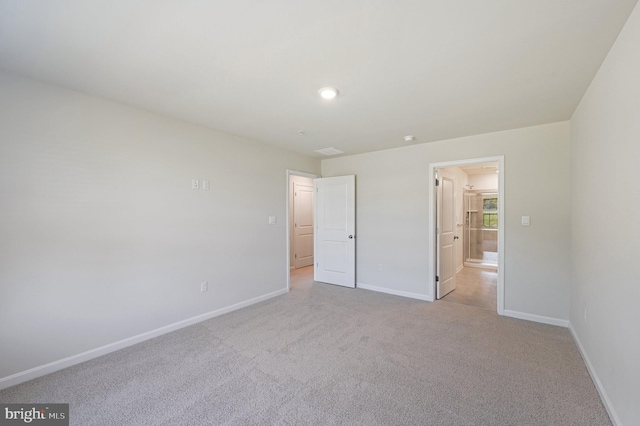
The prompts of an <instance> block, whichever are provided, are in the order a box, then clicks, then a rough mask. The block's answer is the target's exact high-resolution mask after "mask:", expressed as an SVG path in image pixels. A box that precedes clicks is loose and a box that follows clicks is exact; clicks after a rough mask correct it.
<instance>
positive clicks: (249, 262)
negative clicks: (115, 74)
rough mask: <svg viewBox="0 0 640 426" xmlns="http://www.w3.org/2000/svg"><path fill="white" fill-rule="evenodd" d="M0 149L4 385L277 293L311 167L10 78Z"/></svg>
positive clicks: (0, 115) (2, 104)
mask: <svg viewBox="0 0 640 426" xmlns="http://www.w3.org/2000/svg"><path fill="white" fill-rule="evenodd" d="M0 141H1V143H0V185H1V186H0V205H1V206H2V211H1V213H0V235H1V238H0V262H1V265H0V327H1V328H0V342H2V344H0V377H3V376H8V375H12V374H14V373H18V372H21V371H24V370H26V369H30V368H32V367H36V366H39V365H42V364H45V363H48V362H52V361H56V360H59V359H61V358H64V357H68V356H72V355H75V354H78V353H80V352H83V351H87V350H90V349H94V348H97V347H99V346H101V345H106V344H110V343H113V342H117V341H120V340H122V339H125V338H128V337H131V336H134V335H137V334H139V333H143V332H147V331H149V330H153V329H156V328H158V327H162V326H165V325H168V324H172V323H175V322H177V321H181V320H184V319H187V318H191V317H193V316H196V315H199V314H203V313H207V312H210V311H214V310H217V309H220V308H223V307H228V306H231V305H234V304H236V303H239V302H243V301H247V300H249V299H252V298H256V297H259V296H263V295H267V294H271V293H274V292H278V291H280V290H285V289H286V257H285V256H286V220H285V213H286V193H287V186H286V185H287V183H286V181H287V179H286V169H295V170H301V171H306V172H310V173H319V171H320V170H319V169H320V164H319V160H316V159H312V158H308V157H304V156H301V155H298V154H294V153H290V152H287V151H283V150H280V149H276V148H273V147H269V146H267V145H264V144H259V143H254V142H250V141H247V140H244V139H241V138H238V137H234V136H231V135H228V134H223V133H219V132H216V131H213V130H209V129H206V128H203V127H199V126H195V125H191V124H188V123H185V122H181V121H178V120H174V119H171V118H167V117H163V116H159V115H155V114H151V113H148V112H144V111H141V110H137V109H134V108H129V107H127V106H124V105H121V104H116V103H112V102H108V101H105V100H101V99H98V98H94V97H90V96H86V95H83V94H80V93H77V92H71V91H68V90H64V89H61V88H56V87H54V86H50V85H46V84H42V83H37V82H34V81H30V80H25V79H20V78H16V77H13V76H10V75H7V74H0ZM195 178H198V179H209V180H210V181H211V190H209V191H203V190H197V191H196V190H192V189H191V188H190V187H191V179H195ZM270 215H274V216H277V219H278V223H277V224H276V225H268V216H270ZM205 280H207V281H209V291H208V292H206V293H201V292H200V282H201V281H205Z"/></svg>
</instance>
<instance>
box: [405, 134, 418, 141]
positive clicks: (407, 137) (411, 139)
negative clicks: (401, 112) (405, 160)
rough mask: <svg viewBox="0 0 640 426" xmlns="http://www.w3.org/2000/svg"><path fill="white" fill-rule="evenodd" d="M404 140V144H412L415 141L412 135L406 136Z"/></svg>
mask: <svg viewBox="0 0 640 426" xmlns="http://www.w3.org/2000/svg"><path fill="white" fill-rule="evenodd" d="M404 140H405V141H406V142H413V141H414V140H416V137H415V136H413V135H407V136H405V137H404Z"/></svg>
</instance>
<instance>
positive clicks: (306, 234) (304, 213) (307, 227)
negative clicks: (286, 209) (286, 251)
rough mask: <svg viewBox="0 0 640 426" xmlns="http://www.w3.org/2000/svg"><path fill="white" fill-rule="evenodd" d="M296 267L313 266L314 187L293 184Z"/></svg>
mask: <svg viewBox="0 0 640 426" xmlns="http://www.w3.org/2000/svg"><path fill="white" fill-rule="evenodd" d="M293 251H294V267H295V268H302V267H305V266H309V265H313V186H309V185H302V184H299V183H297V182H294V183H293Z"/></svg>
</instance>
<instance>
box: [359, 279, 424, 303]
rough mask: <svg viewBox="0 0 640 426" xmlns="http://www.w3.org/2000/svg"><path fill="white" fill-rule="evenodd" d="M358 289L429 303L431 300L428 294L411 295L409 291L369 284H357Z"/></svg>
mask: <svg viewBox="0 0 640 426" xmlns="http://www.w3.org/2000/svg"><path fill="white" fill-rule="evenodd" d="M356 288H361V289H363V290H371V291H377V292H379V293H386V294H393V295H395V296H402V297H409V298H411V299H418V300H424V301H427V302H428V301H430V300H431V299H429V296H427V295H426V294H419V293H410V292H408V291H401V290H393V289H390V288H386V287H378V286H375V285H369V284H363V283H356Z"/></svg>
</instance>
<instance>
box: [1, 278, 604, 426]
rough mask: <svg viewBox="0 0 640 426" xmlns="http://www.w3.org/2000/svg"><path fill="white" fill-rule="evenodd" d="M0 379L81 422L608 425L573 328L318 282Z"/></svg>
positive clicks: (9, 394)
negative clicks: (90, 355)
mask: <svg viewBox="0 0 640 426" xmlns="http://www.w3.org/2000/svg"><path fill="white" fill-rule="evenodd" d="M310 269H311V268H305V269H304V270H298V271H295V273H294V274H293V280H292V291H291V292H290V293H288V294H286V295H284V296H280V297H278V298H275V299H271V300H268V301H266V302H263V303H260V304H258V305H254V306H251V307H248V308H245V309H242V310H239V311H236V312H233V313H230V314H227V315H224V316H221V317H218V318H214V319H212V320H209V321H206V322H203V323H200V324H197V325H194V326H191V327H188V328H185V329H182V330H179V331H176V332H173V333H170V334H167V335H164V336H161V337H158V338H155V339H153V340H149V341H147V342H143V343H141V344H138V345H135V346H132V347H130V348H126V349H123V350H121V351H118V352H114V353H112V354H109V355H106V356H103V357H100V358H96V359H94V360H91V361H89V362H86V363H84V364H80V365H77V366H74V367H71V368H68V369H66V370H62V371H59V372H57V373H54V374H51V375H49V376H45V377H42V378H39V379H36V380H32V381H30V382H27V383H24V384H22V385H18V386H14V387H13V388H9V389H6V390H4V391H0V401H1V402H4V403H8V402H47V403H54V402H61V403H70V409H71V415H70V417H71V424H73V425H82V426H84V425H227V424H228V425H252V424H264V425H305V424H308V425H311V424H313V425H318V424H350V425H608V424H610V422H609V419H608V417H607V414H606V411H605V409H604V407H603V405H602V403H601V401H600V399H599V397H598V394H597V392H596V389H595V387H594V385H593V383H592V381H591V379H590V377H589V374H588V373H587V369H586V367H585V365H584V362H583V361H582V359H581V357H580V354H579V353H578V349H577V348H576V345H575V344H574V342H573V340H572V338H571V336H570V334H569V332H568V331H567V330H566V329H563V328H559V327H554V326H548V325H543V324H537V323H533V322H528V321H522V320H518V319H513V318H506V317H500V316H498V315H497V314H495V313H494V312H490V311H488V310H484V309H479V308H474V307H469V306H464V305H459V304H455V303H446V302H437V303H428V302H420V301H416V300H412V299H407V298H402V297H396V296H390V295H385V294H381V293H375V292H371V291H366V290H353V289H346V288H341V287H336V286H331V285H327V284H318V283H313V282H312V278H310V277H309V272H310Z"/></svg>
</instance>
